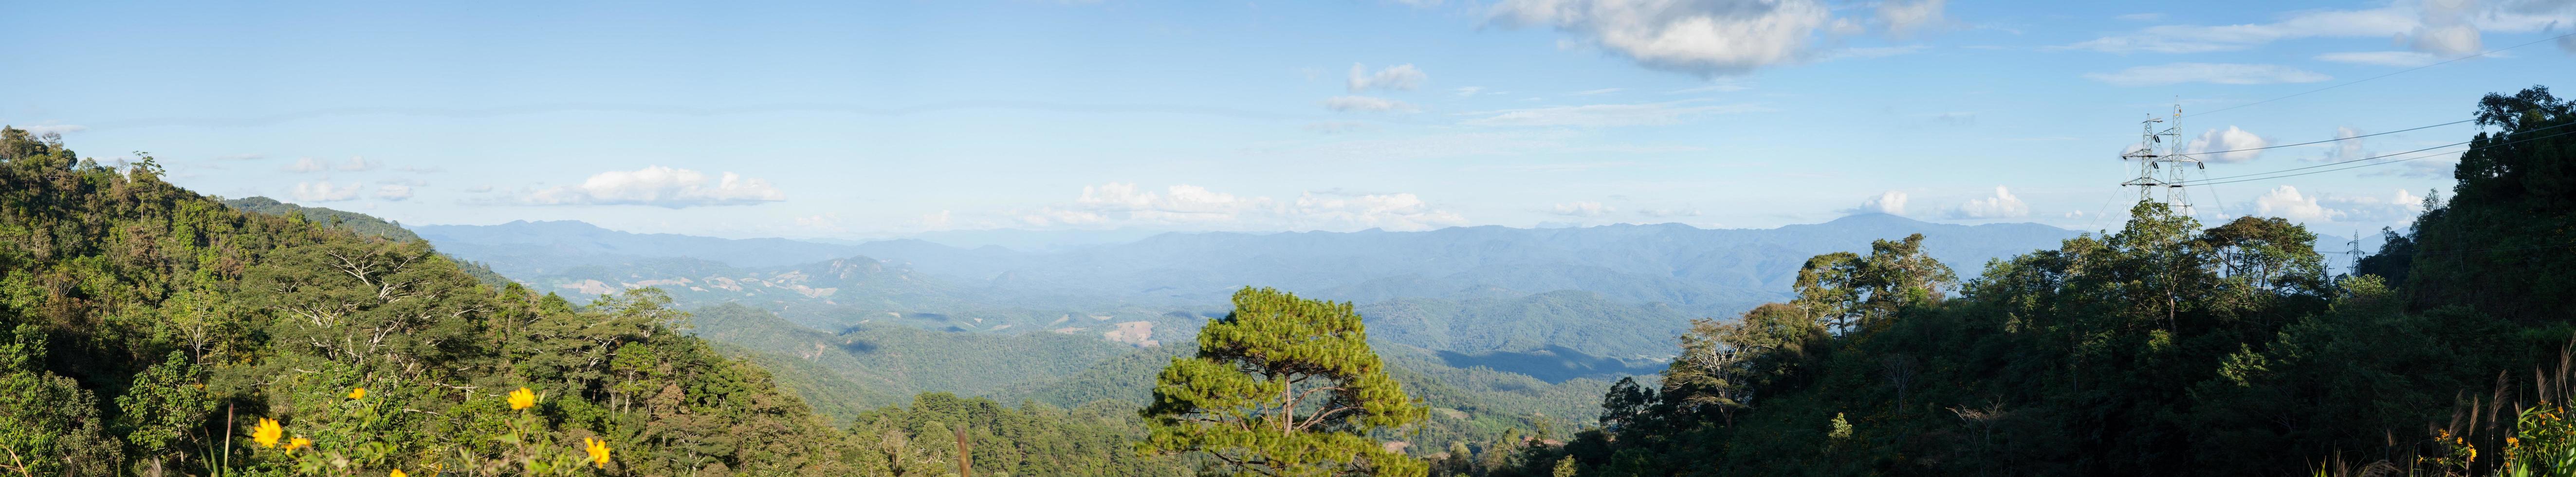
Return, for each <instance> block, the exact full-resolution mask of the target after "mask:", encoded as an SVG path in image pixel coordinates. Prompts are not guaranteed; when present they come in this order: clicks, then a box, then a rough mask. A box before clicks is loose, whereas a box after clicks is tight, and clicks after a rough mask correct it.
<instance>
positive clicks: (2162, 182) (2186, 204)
mask: <svg viewBox="0 0 2576 477" xmlns="http://www.w3.org/2000/svg"><path fill="white" fill-rule="evenodd" d="M2181 122H2182V105H2180V104H2176V105H2174V110H2173V116H2172V117H2169V118H2148V119H2147V120H2146V121H2143V122H2140V123H2138V145H2137V147H2136V148H2134V149H2130V150H2129V152H2128V153H2126V154H2121V155H2120V160H2124V161H2125V160H2136V161H2138V178H2136V179H2130V180H2129V181H2128V182H2122V183H2120V185H2121V186H2122V187H2136V188H2138V201H2140V202H2145V201H2151V200H2156V199H2157V197H2156V192H2158V191H2162V192H2164V198H2163V199H2164V201H2163V202H2164V203H2165V206H2166V207H2168V208H2171V209H2172V210H2173V211H2174V213H2178V214H2183V215H2186V216H2189V215H2192V213H2193V210H2192V207H2191V194H2190V193H2189V192H2187V191H2185V190H2184V189H2183V185H2184V183H2185V182H2186V181H2187V179H2186V177H2185V176H2184V174H2186V173H2187V171H2191V170H2199V169H2207V168H2209V166H2208V165H2207V164H2203V163H2201V162H2200V158H2196V157H2191V156H2189V155H2185V152H2184V151H2183V148H2184V145H2183V141H2182V126H2181V124H2180V123H2181ZM2157 124H2164V125H2165V129H2164V130H2163V131H2157V130H2156V125H2157ZM2184 163H2189V164H2190V166H2189V168H2188V169H2186V168H2185V166H2184ZM2165 164H2173V167H2165ZM2158 176H2162V177H2158Z"/></svg>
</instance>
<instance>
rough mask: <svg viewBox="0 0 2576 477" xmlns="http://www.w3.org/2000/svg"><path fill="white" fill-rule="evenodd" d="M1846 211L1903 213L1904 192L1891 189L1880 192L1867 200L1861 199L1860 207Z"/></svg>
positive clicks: (1857, 212)
mask: <svg viewBox="0 0 2576 477" xmlns="http://www.w3.org/2000/svg"><path fill="white" fill-rule="evenodd" d="M1848 212H1851V213H1856V214H1888V215H1905V192H1903V191H1893V190H1891V191H1887V192H1880V193H1878V195H1877V196H1875V197H1870V198H1869V200H1864V201H1861V203H1860V207H1856V208H1852V209H1851V210H1849V211H1848Z"/></svg>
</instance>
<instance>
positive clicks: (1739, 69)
mask: <svg viewBox="0 0 2576 477" xmlns="http://www.w3.org/2000/svg"><path fill="white" fill-rule="evenodd" d="M1881 5H1882V7H1883V8H1881V9H1880V10H1879V11H1878V13H1879V14H1880V15H1881V16H1882V18H1880V19H1879V20H1878V22H1879V23H1882V24H1885V25H1887V26H1888V27H1889V28H1890V30H1891V31H1895V30H1897V29H1900V28H1901V29H1905V30H1911V29H1914V28H1916V27H1920V26H1922V25H1925V24H1926V23H1925V22H1927V21H1937V20H1938V19H1940V18H1941V12H1940V10H1941V8H1942V5H1941V2H1940V1H1937V0H1936V1H1925V0H1916V1H1904V0H1893V1H1891V2H1889V3H1882V4H1881ZM1491 15H1492V19H1493V20H1494V21H1496V22H1498V23H1501V24H1503V25H1506V26H1539V25H1544V26H1548V27H1551V28H1555V29H1556V30H1557V31H1558V32H1562V33H1565V34H1567V35H1570V36H1572V37H1573V38H1571V39H1569V40H1567V41H1566V42H1563V43H1561V44H1566V45H1588V46H1592V47H1597V48H1600V49H1602V50H1603V51H1605V52H1608V53H1611V54H1616V55H1619V56H1624V57H1627V58H1629V59H1631V60H1634V61H1636V62H1637V63H1638V64H1640V65H1643V66H1646V67H1648V68H1655V69H1661V70H1669V71H1678V72H1684V73H1691V74H1697V75H1701V76H1718V75H1735V74H1742V73H1746V72H1750V71H1753V70H1755V69H1760V68H1764V67H1769V66H1777V65H1784V64H1792V63H1797V62H1801V61H1806V60H1808V59H1810V56H1811V55H1812V53H1813V52H1812V51H1811V50H1810V47H1811V45H1812V44H1815V43H1819V42H1818V41H1817V40H1818V38H1817V37H1818V36H1820V35H1850V34H1856V33H1859V31H1857V30H1860V27H1859V25H1858V24H1857V23H1855V22H1853V21H1851V20H1850V19H1847V18H1835V17H1834V15H1833V10H1832V9H1831V8H1829V7H1827V6H1825V5H1824V4H1823V3H1822V2H1819V1H1816V0H1699V1H1674V0H1504V1H1503V2H1502V3H1500V4H1497V5H1495V6H1494V7H1493V9H1492V13H1491Z"/></svg>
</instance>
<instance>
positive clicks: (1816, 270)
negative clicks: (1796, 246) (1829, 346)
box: [1794, 252, 1861, 333]
mask: <svg viewBox="0 0 2576 477" xmlns="http://www.w3.org/2000/svg"><path fill="white" fill-rule="evenodd" d="M1860 265H1861V262H1860V255H1857V254H1853V253H1851V252H1834V253H1828V254H1824V255H1817V256H1815V257H1813V258H1808V259H1807V265H1806V266H1804V267H1800V268H1799V269H1798V281H1797V283H1796V284H1794V288H1796V289H1797V290H1798V300H1797V301H1796V303H1797V305H1798V307H1799V308H1805V309H1807V313H1808V314H1812V315H1815V317H1816V320H1818V321H1819V322H1829V323H1831V324H1832V326H1833V331H1834V332H1835V333H1843V332H1848V331H1850V330H1851V324H1852V323H1851V318H1852V316H1853V315H1855V314H1857V313H1859V312H1860V303H1861V300H1860V289H1859V288H1855V287H1853V286H1852V280H1853V279H1854V278H1856V276H1858V275H1859V274H1860Z"/></svg>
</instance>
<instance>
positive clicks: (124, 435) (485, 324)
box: [0, 129, 842, 475]
mask: <svg viewBox="0 0 2576 477" xmlns="http://www.w3.org/2000/svg"><path fill="white" fill-rule="evenodd" d="M0 134H5V137H0V151H5V152H4V153H0V154H5V155H0V271H5V272H6V273H5V277H6V278H5V279H0V330H7V331H6V336H0V342H6V343H9V346H8V347H6V350H7V352H8V355H7V356H5V359H0V363H5V364H7V369H5V370H0V386H7V387H9V388H11V389H10V390H11V392H9V393H7V395H8V396H9V397H10V398H9V401H8V402H6V403H5V406H0V407H5V408H4V409H0V447H5V448H6V450H7V451H8V453H9V454H11V455H13V456H14V457H12V458H11V459H12V460H10V461H9V462H8V465H10V466H11V467H12V468H14V469H16V470H19V471H22V472H24V473H32V474H47V475H107V474H114V473H127V472H134V473H184V474H198V473H207V472H213V471H215V470H217V469H229V470H230V471H231V473H248V474H288V473H311V472H329V473H340V472H354V471H357V470H358V469H373V471H374V472H385V471H387V470H391V469H412V470H424V469H431V468H446V469H449V470H451V471H461V472H481V471H493V472H497V471H499V469H501V468H504V467H507V468H513V469H518V470H526V469H527V468H530V467H531V464H533V465H536V466H550V467H552V468H553V470H555V471H570V470H574V469H575V468H576V467H577V466H578V467H580V468H581V470H589V469H588V468H587V467H589V466H579V465H578V464H577V462H580V461H581V460H583V459H586V458H587V457H586V456H585V453H584V452H583V451H582V446H581V445H580V444H579V442H580V441H581V440H582V439H584V438H590V439H604V440H606V441H607V442H608V443H610V444H609V446H610V449H612V451H613V452H614V453H615V455H617V456H618V457H616V458H615V459H614V460H613V461H611V462H610V463H608V464H605V465H603V466H602V467H605V470H606V471H608V472H612V473H641V474H672V473H684V472H688V471H691V470H710V469H728V468H730V469H742V470H758V471H761V472H764V473H791V472H800V471H801V472H812V473H822V474H839V473H841V472H840V470H839V469H841V467H840V466H839V464H840V461H839V460H838V459H811V458H798V457H797V456H811V455H830V453H831V452H832V449H834V447H833V446H832V445H833V444H835V443H836V442H838V440H839V439H840V437H841V436H842V435H841V434H840V433H838V432H835V431H834V430H833V429H831V428H830V427H828V426H824V425H822V424H821V422H820V421H819V420H816V419H813V418H812V415H811V414H810V413H809V412H807V410H806V408H805V406H804V405H803V404H801V403H799V402H798V401H797V400H796V399H795V398H794V397H792V396H789V395H786V394H783V393H780V392H778V391H777V390H776V389H774V388H773V386H772V385H771V384H770V382H769V378H768V376H767V374H766V373H765V372H763V371H761V370H760V369H758V368H756V367H752V366H749V365H747V364H745V363H742V362H740V361H736V360H731V359H726V358H723V357H721V356H719V355H717V354H715V353H713V352H712V351H711V350H709V349H708V347H707V345H706V343H705V342H703V341H700V340H697V339H695V338H690V337H687V336H685V335H681V334H678V333H675V332H673V331H672V329H671V325H672V324H673V323H674V322H676V321H677V319H678V317H679V316H681V315H680V314H678V313H676V312H674V311H672V310H670V309H668V308H666V307H664V306H663V304H664V303H665V301H664V300H662V299H661V298H660V297H659V296H658V295H655V294H653V293H633V294H627V295H622V296H618V297H613V298H610V299H606V300H602V301H600V302H598V303H594V304H591V305H587V306H583V305H575V304H573V303H570V302H567V301H565V300H562V299H559V298H556V297H554V296H551V295H535V294H530V293H528V292H525V291H522V290H519V289H517V288H516V287H507V288H503V289H493V288H490V287H488V286H485V285H484V284H482V283H480V282H478V281H476V280H475V279H474V278H472V277H471V276H468V275H467V274H466V273H464V272H462V271H461V270H459V269H458V267H457V266H456V265H455V264H454V263H452V262H450V261H448V260H446V259H444V258H442V257H441V256H439V255H437V254H435V253H434V252H432V251H431V250H430V249H429V247H428V245H427V244H426V243H424V242H420V241H416V240H414V241H399V240H392V239H387V238H384V237H381V236H372V235H362V234H358V233H355V232H354V231H352V230H351V229H348V228H334V227H328V226H323V225H321V224H315V223H312V222H310V221H309V220H307V219H306V216H305V215H289V216H274V215H265V214H256V213H245V212H242V211H238V210H235V209H232V208H229V207H226V206H224V205H223V204H221V203H218V202H215V201H213V200H210V199H209V198H206V197H203V196H200V195H197V194H195V193H192V192H188V191H186V190H182V189H179V188H177V187H173V186H171V185H170V184H168V183H165V182H162V181H161V180H160V178H159V174H160V170H159V168H158V167H157V166H156V165H154V163H153V161H151V160H150V159H149V158H146V159H145V160H144V161H142V162H141V163H140V164H138V165H135V166H133V167H131V168H128V169H126V170H123V171H119V170H115V169H110V168H105V167H98V166H95V165H91V164H87V163H86V162H85V161H80V160H78V159H77V156H75V155H74V154H73V153H72V152H71V151H69V150H67V149H64V148H63V147H62V146H61V144H59V143H57V142H52V141H41V140H36V139H34V138H28V137H26V135H25V133H24V132H22V131H17V130H14V129H10V130H0ZM522 387H525V388H529V389H532V390H533V391H534V392H533V393H532V394H533V396H536V397H537V398H536V399H534V400H533V401H532V402H533V403H534V405H533V406H531V407H529V408H528V409H524V410H514V409H511V407H510V406H507V405H505V401H506V399H505V398H504V397H503V395H504V394H506V393H508V392H509V391H512V390H515V389H520V388H522ZM357 388H365V389H366V390H367V391H366V392H365V393H363V394H359V393H356V392H355V391H354V390H355V389H357ZM353 396H355V397H353ZM272 421H273V422H272ZM255 424H256V425H255ZM255 429H257V430H262V431H266V430H268V429H274V430H275V431H274V432H275V433H274V434H267V433H254V432H253V431H254V430H255ZM284 438H305V439H307V442H309V443H310V444H309V445H310V447H309V448H306V449H303V450H302V452H296V453H290V452H287V451H286V450H285V447H275V446H281V445H293V444H292V443H285V444H281V442H280V439H284ZM289 440H291V439H289ZM299 447H300V446H299Z"/></svg>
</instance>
